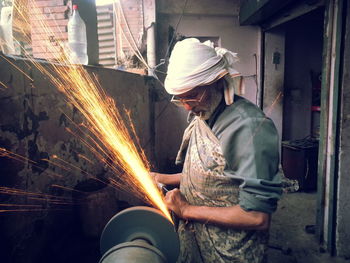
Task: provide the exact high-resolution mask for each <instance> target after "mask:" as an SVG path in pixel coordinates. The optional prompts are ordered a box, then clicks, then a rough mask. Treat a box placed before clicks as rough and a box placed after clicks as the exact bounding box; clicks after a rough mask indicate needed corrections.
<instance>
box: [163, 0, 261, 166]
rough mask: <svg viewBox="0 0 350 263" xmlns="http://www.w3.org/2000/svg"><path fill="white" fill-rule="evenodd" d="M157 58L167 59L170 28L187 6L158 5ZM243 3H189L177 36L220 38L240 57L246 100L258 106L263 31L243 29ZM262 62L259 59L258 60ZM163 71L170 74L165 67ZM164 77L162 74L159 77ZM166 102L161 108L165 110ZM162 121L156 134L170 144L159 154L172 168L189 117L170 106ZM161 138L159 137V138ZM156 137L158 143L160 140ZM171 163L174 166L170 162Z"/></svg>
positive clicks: (253, 28) (164, 3) (223, 1)
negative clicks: (258, 62)
mask: <svg viewBox="0 0 350 263" xmlns="http://www.w3.org/2000/svg"><path fill="white" fill-rule="evenodd" d="M157 3H158V6H157V12H158V15H157V27H158V29H157V34H158V40H157V45H158V50H157V57H158V60H159V59H160V58H164V56H165V54H166V49H167V47H168V35H169V32H168V31H169V26H172V27H173V28H175V27H176V24H177V23H178V21H179V17H180V14H181V13H182V8H183V4H184V2H180V1H159V2H157ZM238 12H239V1H227V0H220V1H216V2H215V4H214V3H213V2H212V1H189V4H188V6H187V8H186V11H185V14H184V16H183V18H182V20H181V22H180V24H179V26H178V30H177V33H179V34H181V35H184V36H187V37H188V36H193V37H219V41H220V45H221V47H224V48H227V49H229V50H232V51H234V52H237V53H238V56H239V58H240V61H239V62H238V63H237V64H236V69H237V70H238V71H240V72H241V73H242V74H243V75H244V76H248V77H247V81H246V84H247V85H246V91H245V92H246V93H245V94H244V96H245V97H246V98H248V99H249V100H251V101H253V102H254V103H255V101H256V100H255V99H256V89H257V83H256V80H255V77H254V76H253V75H255V74H257V73H256V59H255V56H254V54H257V55H258V56H259V49H260V47H259V34H260V30H259V28H258V27H255V26H239V22H238ZM257 60H258V61H259V57H258V58H257ZM161 70H163V71H166V68H165V67H163V68H161ZM159 75H160V77H163V75H162V74H159ZM165 105H166V104H165V102H163V104H162V105H161V107H160V110H162V109H163V108H164V107H165ZM162 115H163V117H161V118H159V120H158V123H157V124H156V125H157V128H156V134H157V135H158V136H159V137H163V136H166V138H167V139H168V141H167V142H166V143H164V142H163V143H161V144H157V145H159V148H158V149H157V152H158V153H159V155H160V158H161V163H163V164H165V165H171V164H172V163H171V161H173V160H174V158H175V155H176V153H177V150H178V147H179V144H180V141H181V137H182V133H183V130H184V128H185V127H186V126H187V123H186V116H187V113H186V112H185V111H183V110H181V109H177V108H176V107H174V106H172V105H171V106H168V107H167V108H166V110H165V111H164V112H163V114H162ZM158 136H157V137H158ZM157 137H156V139H158V138H159V137H158V138H157ZM169 160H170V162H169Z"/></svg>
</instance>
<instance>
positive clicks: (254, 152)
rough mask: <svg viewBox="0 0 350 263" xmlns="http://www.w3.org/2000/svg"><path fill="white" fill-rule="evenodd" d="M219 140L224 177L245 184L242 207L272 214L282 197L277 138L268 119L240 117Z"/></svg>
mask: <svg viewBox="0 0 350 263" xmlns="http://www.w3.org/2000/svg"><path fill="white" fill-rule="evenodd" d="M224 126H225V129H224V132H222V133H221V134H220V136H219V137H218V138H219V140H220V144H221V148H222V150H223V154H224V157H225V159H226V167H225V170H224V175H225V176H230V177H233V178H236V179H239V180H241V181H242V183H241V185H240V193H239V205H240V206H241V207H242V208H243V209H244V210H246V211H260V212H265V213H273V212H274V211H275V210H276V208H277V201H278V200H279V199H280V197H281V194H282V188H281V179H280V175H279V150H278V149H279V148H278V147H279V146H278V145H279V143H278V134H277V130H276V128H275V126H274V124H273V122H272V121H271V120H270V119H269V118H266V117H265V116H263V115H262V116H259V117H251V116H249V115H247V116H245V115H237V116H236V117H234V121H233V122H232V119H231V122H230V123H226V125H224Z"/></svg>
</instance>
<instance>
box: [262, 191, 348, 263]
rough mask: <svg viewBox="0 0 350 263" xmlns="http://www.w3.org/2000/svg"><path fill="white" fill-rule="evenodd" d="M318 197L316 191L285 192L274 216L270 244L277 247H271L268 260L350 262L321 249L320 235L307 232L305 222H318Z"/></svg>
mask: <svg viewBox="0 0 350 263" xmlns="http://www.w3.org/2000/svg"><path fill="white" fill-rule="evenodd" d="M316 198H317V197H316V193H304V192H296V193H288V194H284V195H283V197H282V200H281V201H280V203H279V208H278V210H277V211H276V213H275V214H274V215H273V218H272V224H271V231H270V247H274V248H270V249H269V251H268V258H269V260H268V263H281V262H283V263H350V259H349V260H345V259H343V258H334V257H330V256H329V255H328V254H327V253H321V252H320V247H319V245H318V242H317V239H316V236H315V235H313V234H308V233H306V231H305V226H307V225H314V224H315V218H316V217H315V213H316ZM281 248H282V249H283V251H282V250H281ZM288 249H289V250H290V251H289V253H288V252H287V250H288ZM286 252H287V253H286Z"/></svg>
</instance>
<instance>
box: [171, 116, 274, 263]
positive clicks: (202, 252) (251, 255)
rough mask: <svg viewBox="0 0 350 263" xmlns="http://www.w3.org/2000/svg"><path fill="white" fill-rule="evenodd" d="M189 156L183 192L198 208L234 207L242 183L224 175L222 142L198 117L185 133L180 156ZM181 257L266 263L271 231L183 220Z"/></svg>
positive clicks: (197, 261)
mask: <svg viewBox="0 0 350 263" xmlns="http://www.w3.org/2000/svg"><path fill="white" fill-rule="evenodd" d="M184 156H185V161H184V167H183V175H182V178H181V183H180V191H181V193H182V194H183V195H184V196H185V197H186V199H187V201H188V202H189V203H190V204H192V205H196V206H216V207H226V206H234V205H237V204H238V203H239V200H238V196H239V185H240V184H241V181H238V180H235V179H233V178H230V177H227V176H223V171H224V168H225V164H226V161H225V158H224V156H223V154H222V151H221V147H220V143H219V140H218V139H217V138H216V136H215V135H214V133H213V132H212V130H211V129H210V127H209V126H208V125H207V124H206V122H204V121H202V120H201V119H200V118H198V117H195V119H194V120H193V121H192V122H191V124H190V125H189V127H188V128H187V129H186V131H185V133H184V138H183V141H182V145H181V147H180V151H179V154H178V157H177V162H182V160H183V157H184ZM178 234H179V238H180V255H179V258H178V262H184V263H185V262H186V263H201V262H203V263H213V262H215V263H217V262H219V263H220V262H230V263H232V262H237V263H238V262H239V263H262V262H264V261H263V260H264V254H265V250H266V247H267V241H268V232H267V231H255V230H239V229H234V228H229V227H223V226H216V225H213V224H205V223H201V222H192V221H184V220H180V222H179V227H178Z"/></svg>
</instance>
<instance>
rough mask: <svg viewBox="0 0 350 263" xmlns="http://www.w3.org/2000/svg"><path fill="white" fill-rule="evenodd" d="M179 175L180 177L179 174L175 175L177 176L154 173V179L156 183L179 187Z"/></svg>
mask: <svg viewBox="0 0 350 263" xmlns="http://www.w3.org/2000/svg"><path fill="white" fill-rule="evenodd" d="M181 175H182V174H181V173H177V174H161V173H156V175H155V179H156V181H157V182H158V183H162V184H165V185H175V186H178V185H180V180H181Z"/></svg>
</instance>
